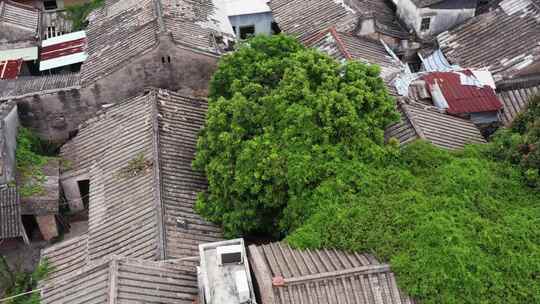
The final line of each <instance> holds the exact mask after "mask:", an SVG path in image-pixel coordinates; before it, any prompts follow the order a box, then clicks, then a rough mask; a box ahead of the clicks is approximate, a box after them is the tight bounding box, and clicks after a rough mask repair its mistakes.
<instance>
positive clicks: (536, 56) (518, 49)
mask: <svg viewBox="0 0 540 304" xmlns="http://www.w3.org/2000/svg"><path fill="white" fill-rule="evenodd" d="M437 40H438V42H439V45H440V47H441V49H442V51H443V52H444V54H445V56H446V57H447V58H448V60H450V62H451V63H453V64H458V65H460V66H461V67H463V68H488V69H489V70H490V71H491V73H493V74H494V76H495V78H496V81H497V80H500V79H503V78H511V77H514V76H516V75H523V74H530V73H535V72H540V64H539V63H538V62H539V61H540V0H504V1H501V2H500V3H499V6H498V7H497V9H495V10H493V11H490V12H487V13H485V14H481V15H479V16H476V17H474V18H471V19H470V20H468V21H467V22H465V23H464V24H462V25H460V26H458V27H456V28H453V29H451V30H449V31H446V32H443V33H441V34H439V35H438V36H437Z"/></svg>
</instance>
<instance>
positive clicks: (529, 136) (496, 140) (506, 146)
mask: <svg viewBox="0 0 540 304" xmlns="http://www.w3.org/2000/svg"><path fill="white" fill-rule="evenodd" d="M491 148H492V149H491V155H492V156H493V157H495V158H498V159H500V160H505V161H509V162H511V163H513V164H516V165H519V166H520V168H521V169H522V171H523V176H524V178H525V179H526V181H527V183H528V184H529V185H530V186H532V187H536V188H537V189H540V95H539V96H536V97H534V98H532V99H531V100H530V102H529V106H528V108H527V110H526V111H525V112H523V113H521V114H520V115H518V117H517V118H516V119H515V120H514V122H513V123H512V127H511V128H510V129H503V130H500V131H499V132H497V133H496V134H495V136H494V137H493V144H492V145H491Z"/></svg>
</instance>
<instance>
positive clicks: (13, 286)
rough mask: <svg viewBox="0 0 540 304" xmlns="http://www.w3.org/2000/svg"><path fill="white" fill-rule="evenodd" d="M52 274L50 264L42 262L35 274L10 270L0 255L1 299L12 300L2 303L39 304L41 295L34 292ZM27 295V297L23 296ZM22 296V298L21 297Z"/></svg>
mask: <svg viewBox="0 0 540 304" xmlns="http://www.w3.org/2000/svg"><path fill="white" fill-rule="evenodd" d="M50 272H51V267H50V265H49V263H48V262H47V261H46V260H44V261H42V262H41V263H40V264H39V265H38V266H37V267H36V269H35V270H34V271H33V272H25V271H20V270H19V271H18V270H13V269H10V268H9V266H8V264H7V262H6V260H5V258H4V257H3V256H1V255H0V290H2V291H4V294H1V293H0V298H2V299H4V298H10V299H9V300H6V301H4V302H2V303H5V304H39V303H40V293H39V292H32V293H27V292H30V291H33V290H36V289H37V284H38V282H39V281H40V280H43V279H45V278H46V277H47V275H48V274H49V273H50ZM24 293H27V294H25V295H21V294H24ZM19 295H20V296H19Z"/></svg>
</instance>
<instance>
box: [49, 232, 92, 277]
mask: <svg viewBox="0 0 540 304" xmlns="http://www.w3.org/2000/svg"><path fill="white" fill-rule="evenodd" d="M87 247H88V235H87V234H83V235H81V236H78V237H75V238H73V239H70V240H65V241H62V242H60V243H57V244H54V245H52V246H49V247H47V248H45V249H43V250H42V251H41V257H42V258H46V259H47V260H48V262H49V263H50V265H53V268H52V271H51V272H50V273H49V276H48V278H47V279H48V280H56V279H58V278H63V277H67V276H69V275H71V274H73V273H74V272H76V271H78V270H80V269H83V268H84V267H85V266H86V264H87V263H88V248H87Z"/></svg>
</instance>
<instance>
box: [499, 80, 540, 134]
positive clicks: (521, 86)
mask: <svg viewBox="0 0 540 304" xmlns="http://www.w3.org/2000/svg"><path fill="white" fill-rule="evenodd" d="M497 85H498V88H497V96H498V97H499V99H500V100H501V101H502V103H503V106H504V111H503V112H502V122H503V124H504V125H506V126H509V125H510V124H511V123H512V122H513V121H514V119H515V118H516V116H517V115H518V114H519V113H521V112H523V111H525V110H526V109H527V106H528V104H529V101H530V100H531V98H533V97H535V96H540V77H535V78H533V79H530V78H522V79H516V80H513V81H508V82H502V83H498V84H497Z"/></svg>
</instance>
